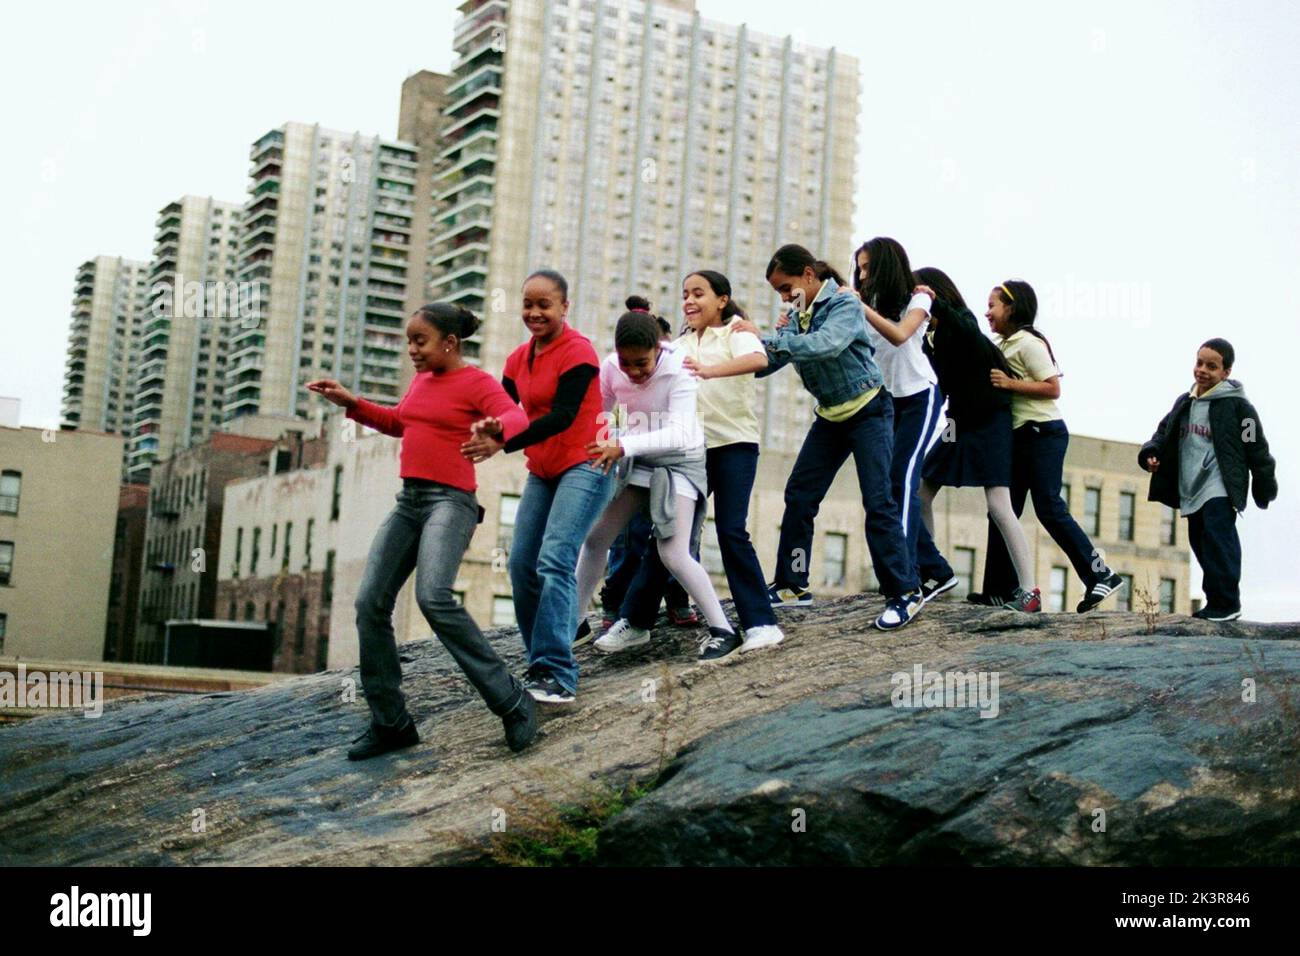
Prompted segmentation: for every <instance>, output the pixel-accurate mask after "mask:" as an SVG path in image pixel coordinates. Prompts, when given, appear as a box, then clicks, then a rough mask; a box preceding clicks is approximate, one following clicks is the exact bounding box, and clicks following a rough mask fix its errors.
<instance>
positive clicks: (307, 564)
mask: <svg viewBox="0 0 1300 956" xmlns="http://www.w3.org/2000/svg"><path fill="white" fill-rule="evenodd" d="M315 528H316V519H315V518H308V519H307V540H306V541H305V542H303V551H304V552H305V553H304V554H303V557H302V569H303V570H304V571H310V570H311V533H312V531H313V530H314V529H315Z"/></svg>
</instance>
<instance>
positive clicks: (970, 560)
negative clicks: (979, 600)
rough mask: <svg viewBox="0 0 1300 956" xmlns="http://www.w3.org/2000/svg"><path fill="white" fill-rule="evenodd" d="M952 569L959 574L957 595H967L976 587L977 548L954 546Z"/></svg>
mask: <svg viewBox="0 0 1300 956" xmlns="http://www.w3.org/2000/svg"><path fill="white" fill-rule="evenodd" d="M952 570H953V573H955V574H956V575H957V595H958V597H965V596H966V595H967V594H970V592H971V591H972V590H974V588H975V549H974V548H953V549H952Z"/></svg>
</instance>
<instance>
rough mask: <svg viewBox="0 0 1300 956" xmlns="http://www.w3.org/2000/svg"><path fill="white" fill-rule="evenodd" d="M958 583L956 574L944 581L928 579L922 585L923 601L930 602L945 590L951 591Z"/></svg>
mask: <svg viewBox="0 0 1300 956" xmlns="http://www.w3.org/2000/svg"><path fill="white" fill-rule="evenodd" d="M958 583H959V582H958V581H957V577H956V575H954V576H953V577H950V578H949V579H948V580H947V581H943V582H939V581H935V580H934V579H933V578H931V579H930V580H929V581H926V582H925V583H924V584H922V585H921V603H922V604H928V603H930V600H931V599H932V598H937V597H938V596H939V595H940V594H942V593H943V592H944V591H951V590H952V589H953V588H955V587H956V586H957V584H958Z"/></svg>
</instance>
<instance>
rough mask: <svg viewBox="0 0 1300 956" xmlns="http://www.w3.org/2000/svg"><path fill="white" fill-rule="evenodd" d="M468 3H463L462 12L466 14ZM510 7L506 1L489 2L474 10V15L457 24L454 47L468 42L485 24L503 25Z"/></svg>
mask: <svg viewBox="0 0 1300 956" xmlns="http://www.w3.org/2000/svg"><path fill="white" fill-rule="evenodd" d="M467 6H469V4H468V3H462V4H461V5H460V8H459V9H460V10H461V11H462V12H464V10H465V8H466V7H467ZM509 9H510V5H509V4H508V3H506V0H488V2H487V3H485V4H483V6H481V7H479V8H478V9H477V10H474V12H473V13H470V14H467V15H466V16H465V17H464V19H462V20H461V21H460V23H458V24H456V29H455V30H454V31H453V32H452V35H451V45H452V47H459V46H460V45H461V44H463V43H464V42H465V41H466V40H468V39H470V38H472V37H474V36H475V35H477V33H478V32H479V31H480V30H482V29H483V27H484V25H485V24H488V25H490V24H493V23H503V22H504V21H505V18H506V13H507V12H508V11H509Z"/></svg>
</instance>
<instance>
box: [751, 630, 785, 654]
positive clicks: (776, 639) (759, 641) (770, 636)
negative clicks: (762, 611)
mask: <svg viewBox="0 0 1300 956" xmlns="http://www.w3.org/2000/svg"><path fill="white" fill-rule="evenodd" d="M784 640H785V635H784V634H782V633H781V629H780V628H779V627H777V626H776V625H775V624H764V625H763V626H762V627H751V628H749V629H748V630H746V631H745V643H743V644H741V645H740V653H742V654H744V653H746V652H748V651H757V650H761V649H762V648H764V647H775V646H776V645H777V644H780V643H781V642H782V641H784Z"/></svg>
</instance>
